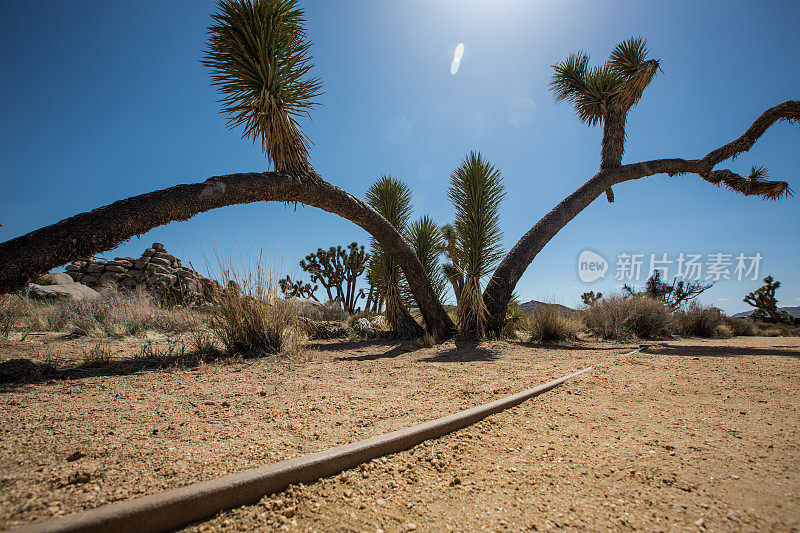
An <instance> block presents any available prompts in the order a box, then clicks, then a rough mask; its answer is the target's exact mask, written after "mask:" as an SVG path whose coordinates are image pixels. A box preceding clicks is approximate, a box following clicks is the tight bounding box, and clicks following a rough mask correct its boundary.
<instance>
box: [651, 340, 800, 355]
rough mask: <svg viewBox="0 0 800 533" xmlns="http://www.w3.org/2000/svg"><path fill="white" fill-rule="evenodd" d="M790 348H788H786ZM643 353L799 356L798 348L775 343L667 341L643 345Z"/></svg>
mask: <svg viewBox="0 0 800 533" xmlns="http://www.w3.org/2000/svg"><path fill="white" fill-rule="evenodd" d="M787 348H790V349H787ZM644 352H645V353H650V354H654V355H673V356H679V357H740V356H747V355H750V356H753V355H757V356H770V355H771V356H778V357H798V358H800V348H798V347H797V346H791V345H786V344H780V343H776V344H775V345H774V346H773V347H769V348H767V347H765V348H755V347H752V348H749V347H739V346H718V345H717V346H702V345H690V346H686V345H684V346H679V345H673V344H667V343H652V344H647V345H645V349H644Z"/></svg>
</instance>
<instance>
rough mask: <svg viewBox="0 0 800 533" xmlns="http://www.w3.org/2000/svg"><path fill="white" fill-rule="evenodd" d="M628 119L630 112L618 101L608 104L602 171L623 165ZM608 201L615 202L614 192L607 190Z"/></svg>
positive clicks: (604, 128) (605, 119) (601, 156)
mask: <svg viewBox="0 0 800 533" xmlns="http://www.w3.org/2000/svg"><path fill="white" fill-rule="evenodd" d="M627 119H628V110H627V109H624V108H623V107H622V106H621V105H620V104H619V103H618V102H617V101H616V99H614V98H612V99H611V101H610V102H609V103H608V109H607V111H606V116H605V117H604V120H603V143H602V150H601V154H600V169H601V170H605V169H609V168H617V167H619V166H620V165H622V154H623V153H624V152H625V122H626V121H627ZM606 199H608V201H609V203H613V202H614V191H613V190H612V189H611V187H609V188H608V189H606Z"/></svg>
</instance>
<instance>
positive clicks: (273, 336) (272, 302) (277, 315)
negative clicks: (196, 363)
mask: <svg viewBox="0 0 800 533" xmlns="http://www.w3.org/2000/svg"><path fill="white" fill-rule="evenodd" d="M223 273H224V274H223V277H224V278H226V279H224V285H226V286H227V289H225V290H224V291H221V292H220V294H219V295H217V297H216V298H215V301H214V306H213V307H212V310H211V315H210V321H211V324H210V325H211V330H212V331H213V332H214V333H215V334H216V335H217V337H218V338H219V339H220V341H222V344H223V345H224V346H225V349H226V351H227V352H228V354H229V355H243V356H258V355H265V354H279V353H285V352H288V351H292V350H293V349H296V348H297V346H298V345H299V344H298V342H297V339H298V338H299V337H298V335H297V333H298V332H299V331H300V326H299V323H298V315H297V311H296V310H295V308H294V307H293V306H292V303H291V301H290V300H285V299H283V298H279V297H278V291H279V287H278V282H277V281H276V280H273V277H272V276H271V274H270V273H269V272H267V271H266V270H264V268H263V266H262V264H261V261H260V260H259V261H258V263H257V264H256V265H255V266H254V267H253V269H250V268H249V267H248V268H247V270H246V271H245V272H244V273H243V274H239V273H237V272H235V271H234V270H232V269H229V268H226V269H224V270H223Z"/></svg>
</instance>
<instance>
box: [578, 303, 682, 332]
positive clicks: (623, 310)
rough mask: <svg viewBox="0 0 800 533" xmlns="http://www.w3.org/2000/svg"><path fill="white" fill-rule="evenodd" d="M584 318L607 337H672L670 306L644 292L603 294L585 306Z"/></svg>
mask: <svg viewBox="0 0 800 533" xmlns="http://www.w3.org/2000/svg"><path fill="white" fill-rule="evenodd" d="M583 319H584V322H585V323H586V327H587V328H588V329H589V331H590V332H591V333H592V334H593V335H595V336H597V337H599V338H601V339H605V340H629V339H631V338H633V337H640V338H643V339H658V338H664V337H669V336H670V333H671V326H672V317H671V315H670V312H669V309H668V308H667V306H666V305H664V303H663V302H660V301H658V300H654V299H653V298H648V297H646V296H641V295H633V296H620V295H612V296H609V297H608V298H603V299H602V300H599V301H596V302H595V303H594V304H592V305H590V306H588V307H586V308H585V309H584V314H583Z"/></svg>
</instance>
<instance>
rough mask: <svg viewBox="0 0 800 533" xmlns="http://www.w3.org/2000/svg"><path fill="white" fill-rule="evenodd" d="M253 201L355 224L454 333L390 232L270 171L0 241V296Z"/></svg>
mask: <svg viewBox="0 0 800 533" xmlns="http://www.w3.org/2000/svg"><path fill="white" fill-rule="evenodd" d="M260 201H278V202H300V203H303V204H306V205H311V206H314V207H318V208H320V209H323V210H325V211H328V212H330V213H335V214H337V215H340V216H342V217H344V218H346V219H348V220H350V221H352V222H354V223H355V224H357V225H359V226H361V227H362V228H364V229H365V230H366V231H368V232H369V233H370V234H372V236H373V237H375V239H376V240H377V241H378V242H380V243H381V244H382V245H384V246H386V248H387V249H390V250H391V251H392V254H393V256H394V257H395V259H396V260H397V262H398V263H399V264H400V267H401V268H402V269H403V273H404V274H405V275H406V278H407V280H408V283H409V285H410V287H411V291H412V292H413V294H414V298H415V299H416V301H417V303H418V304H419V308H420V312H421V313H422V315H423V319H424V320H425V323H426V324H427V326H428V328H429V330H430V332H431V334H432V335H433V336H434V337H436V338H437V339H442V338H446V337H448V336H451V335H452V334H453V333H454V332H455V326H454V324H453V322H452V320H450V317H449V316H448V315H447V312H446V311H445V310H444V307H443V306H442V304H441V303H440V302H439V300H438V298H437V297H436V294H435V293H434V291H433V288H432V287H431V284H430V281H429V280H428V277H427V276H426V275H425V271H424V269H423V267H422V264H421V263H420V261H419V259H417V256H416V254H414V251H413V250H412V248H411V246H410V245H409V244H408V242H406V240H405V239H404V238H403V237H402V235H400V233H398V232H397V230H396V229H395V228H394V227H393V226H392V225H391V224H390V223H389V222H387V221H386V219H384V218H383V217H382V216H381V215H380V214H378V213H377V212H376V211H375V210H374V209H372V208H371V207H369V206H368V205H367V204H366V203H364V202H363V201H361V200H359V199H358V198H356V197H354V196H353V195H351V194H349V193H347V192H345V191H343V190H342V189H340V188H339V187H336V186H335V185H332V184H330V183H328V182H326V181H324V180H322V179H321V178H320V177H319V176H317V175H296V174H285V173H276V172H266V173H246V174H230V175H227V176H216V177H213V178H210V179H208V180H206V181H204V182H201V183H195V184H191V185H176V186H175V187H170V188H168V189H163V190H160V191H155V192H151V193H147V194H142V195H139V196H134V197H131V198H127V199H125V200H120V201H118V202H115V203H113V204H110V205H107V206H105V207H101V208H98V209H95V210H93V211H90V212H88V213H81V214H79V215H76V216H74V217H71V218H68V219H65V220H62V221H61V222H58V223H56V224H53V225H51V226H47V227H45V228H42V229H39V230H36V231H33V232H31V233H28V234H26V235H22V236H21V237H17V238H15V239H11V240H9V241H6V242H4V243H1V244H0V292H10V291H13V290H17V289H20V288H22V287H23V286H24V285H25V284H26V283H28V282H29V281H30V280H31V279H34V278H35V277H36V276H37V275H38V274H40V273H42V272H46V271H47V270H49V269H51V268H53V267H56V266H59V265H62V264H64V263H67V262H69V261H72V260H74V259H76V258H78V257H82V256H88V255H92V254H95V253H98V252H102V251H105V250H110V249H112V248H114V247H115V246H116V245H118V244H120V243H121V242H123V241H125V240H127V239H129V238H131V237H133V236H135V235H141V234H142V233H145V232H147V231H149V230H150V229H152V228H155V227H157V226H161V225H164V224H167V223H169V222H172V221H176V220H187V219H189V218H191V217H193V216H195V215H197V214H198V213H202V212H204V211H209V210H211V209H216V208H219V207H224V206H228V205H235V204H247V203H253V202H260Z"/></svg>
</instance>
